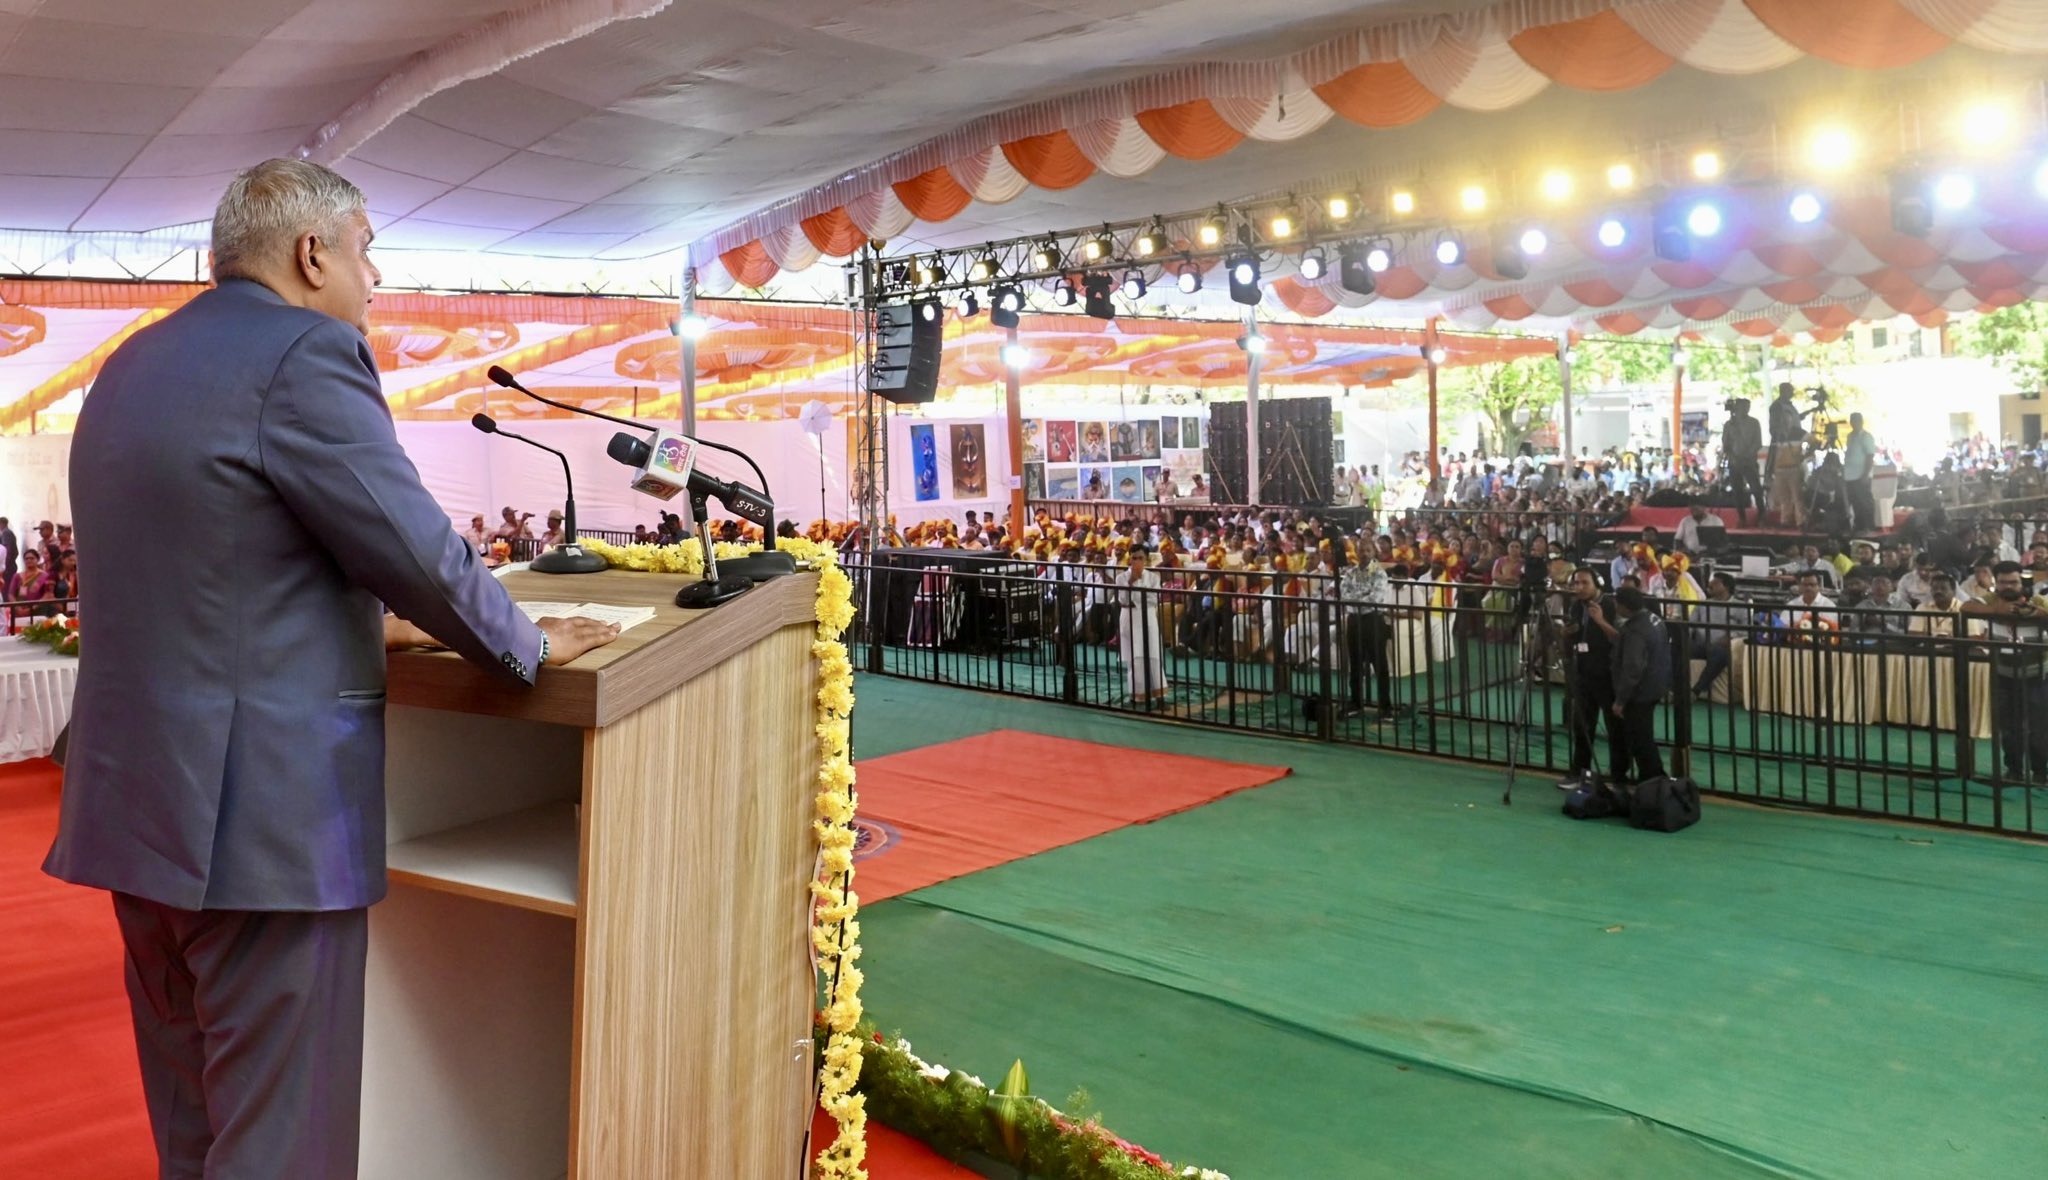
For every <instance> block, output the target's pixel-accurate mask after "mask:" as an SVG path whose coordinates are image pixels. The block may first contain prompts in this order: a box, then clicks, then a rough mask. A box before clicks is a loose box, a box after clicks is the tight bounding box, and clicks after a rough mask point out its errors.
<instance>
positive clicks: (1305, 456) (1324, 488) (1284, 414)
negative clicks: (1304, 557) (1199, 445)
mask: <svg viewBox="0 0 2048 1180" xmlns="http://www.w3.org/2000/svg"><path fill="white" fill-rule="evenodd" d="M1245 419H1246V407H1245V403H1243V402H1216V403H1213V404H1212V405H1211V406H1210V407H1209V483H1210V488H1209V497H1210V499H1211V500H1213V501H1215V502H1216V503H1218V504H1258V505H1261V506H1272V507H1290V508H1292V507H1321V506H1323V505H1327V504H1328V503H1329V502H1330V491H1331V482H1332V480H1333V479H1334V477H1335V474H1336V461H1337V460H1336V448H1335V446H1334V443H1335V437H1334V432H1333V431H1332V429H1331V423H1330V399H1329V398H1326V397H1290V398H1276V399H1273V400H1271V401H1261V402H1260V403H1259V490H1258V494H1257V495H1252V494H1251V491H1250V488H1249V487H1248V486H1247V481H1248V472H1247V467H1248V465H1249V464H1248V462H1247V454H1248V451H1249V445H1250V444H1249V440H1248V437H1247V435H1248V431H1247V429H1246V426H1245Z"/></svg>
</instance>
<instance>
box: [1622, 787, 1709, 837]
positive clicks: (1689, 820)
mask: <svg viewBox="0 0 2048 1180" xmlns="http://www.w3.org/2000/svg"><path fill="white" fill-rule="evenodd" d="M1628 822H1629V823H1630V824H1631V825H1633V826H1635V827H1638V828H1644V829H1647V830H1648V831H1652V832H1676V831H1678V830H1679V829H1681V828H1689V827H1691V826H1693V825H1694V824H1696V823H1698V822H1700V789H1699V787H1698V786H1697V785H1695V784H1694V783H1693V781H1692V780H1691V779H1689V778H1669V777H1666V778H1653V779H1645V780H1643V781H1642V782H1639V783H1637V784H1636V785H1635V789H1634V790H1633V791H1631V792H1630V793H1629V799H1628Z"/></svg>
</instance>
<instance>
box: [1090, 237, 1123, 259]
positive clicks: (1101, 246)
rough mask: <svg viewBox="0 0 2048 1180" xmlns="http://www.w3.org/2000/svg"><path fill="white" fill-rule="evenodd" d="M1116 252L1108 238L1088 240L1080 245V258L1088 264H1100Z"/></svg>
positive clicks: (1114, 244) (1113, 243)
mask: <svg viewBox="0 0 2048 1180" xmlns="http://www.w3.org/2000/svg"><path fill="white" fill-rule="evenodd" d="M1115 252H1116V243H1115V242H1112V241H1110V240H1109V239H1108V238H1106V237H1105V238H1089V239H1088V240H1087V241H1085V242H1083V243H1081V257H1083V258H1085V259H1087V260H1088V261H1089V262H1101V261H1102V260H1103V259H1105V258H1108V257H1109V256H1110V255H1111V254H1113V253H1115Z"/></svg>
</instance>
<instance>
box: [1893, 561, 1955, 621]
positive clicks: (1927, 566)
mask: <svg viewBox="0 0 2048 1180" xmlns="http://www.w3.org/2000/svg"><path fill="white" fill-rule="evenodd" d="M1936 574H1937V571H1936V569H1935V566H1934V558H1933V557H1932V556H1930V555H1928V554H1926V553H1921V554H1919V555H1918V556H1916V557H1914V558H1913V569H1912V571H1911V572H1910V573H1908V574H1907V575H1906V576H1905V577H1903V578H1900V579H1899V593H1900V594H1902V595H1904V596H1905V598H1906V601H1907V602H1908V603H1910V604H1912V607H1913V609H1915V610H1918V609H1919V608H1920V607H1921V606H1923V605H1925V604H1926V603H1927V601H1928V600H1929V599H1931V598H1933V597H1934V579H1935V577H1936ZM1948 588H1949V593H1950V595H1951V596H1953V595H1954V593H1955V588H1956V584H1955V581H1954V579H1950V581H1949V584H1948Z"/></svg>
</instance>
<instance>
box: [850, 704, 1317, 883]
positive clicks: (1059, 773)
mask: <svg viewBox="0 0 2048 1180" xmlns="http://www.w3.org/2000/svg"><path fill="white" fill-rule="evenodd" d="M859 769H860V783H859V790H860V815H861V821H862V823H861V827H862V831H861V840H862V843H861V848H860V852H859V856H860V861H859V867H858V868H857V869H856V871H855V874H854V876H855V886H854V887H855V891H856V892H858V893H859V894H860V898H861V900H862V901H863V902H868V903H872V902H877V901H881V900H882V899H883V898H887V897H895V896H897V895H898V894H902V893H908V892H910V891H911V890H913V889H922V888H924V887H925V886H927V885H936V884H938V883H939V882H941V881H946V880H950V879H952V878H954V877H959V876H964V875H966V874H968V873H972V872H978V871H979V870H981V869H986V868H992V867H994V866H996V865H1000V864H1008V863H1009V862H1010V861H1013V860H1022V859H1023V858H1025V857H1027V856H1035V855H1037V854H1038V853H1041V852H1045V851H1047V850H1049V849H1053V848H1058V847H1060V846H1061V845H1065V844H1072V843H1075V842H1076V841H1079V840H1086V839H1087V838H1089V837H1090V836H1100V835H1102V834H1103V833H1104V832H1112V831H1115V830H1116V829H1118V828H1121V827H1125V826H1127V825H1129V824H1142V823H1150V822H1151V821H1153V820H1156V819H1163V818H1165V817H1166V816H1169V815H1173V814H1175V813H1176V812H1181V811H1186V810H1188V809H1189V808H1193V807H1199V806H1201V805H1202V804H1204V803H1210V802H1213V801H1215V800H1217V799H1220V798H1222V797H1223V796H1225V795H1229V794H1232V793H1234V792H1237V791H1242V790H1244V789H1246V788H1247V787H1257V786H1263V785H1265V784H1266V783H1270V782H1273V781H1274V780H1276V779H1279V778H1283V777H1285V776H1286V774H1287V768H1286V767H1282V766H1251V765H1247V764H1245V763H1242V762H1218V761H1215V760H1213V759H1209V758H1190V757H1187V756H1185V755H1181V754H1155V753H1153V752H1151V751H1149V750H1128V749H1124V748H1123V747H1120V746H1104V745H1098V744H1096V743H1094V742H1079V741H1073V740H1070V739H1068V738H1057V737H1047V736H1045V735H1044V734H1036V733H1020V732H1018V731H1016V730H1009V729H999V730H996V731H995V732H993V733H984V734H978V735H976V736H974V737H970V738H961V739H960V740H959V741H953V742H945V743H943V744H941V745H936V746H925V747H923V748H921V749H916V750H906V751H905V752H903V753H901V754H890V755H888V756H887V757H883V758H863V759H860V760H859Z"/></svg>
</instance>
